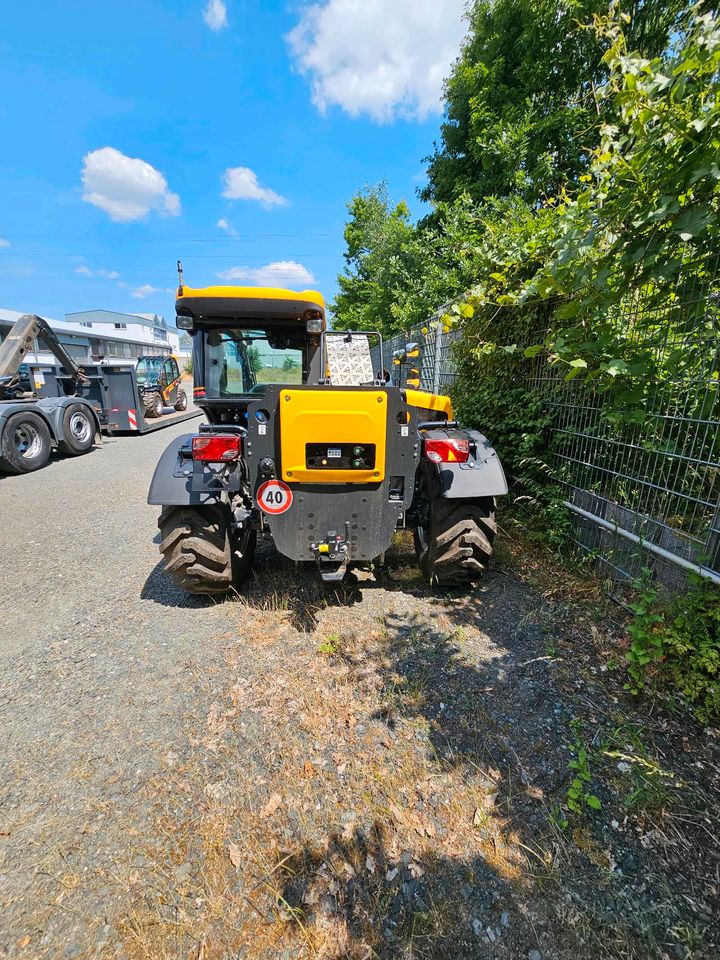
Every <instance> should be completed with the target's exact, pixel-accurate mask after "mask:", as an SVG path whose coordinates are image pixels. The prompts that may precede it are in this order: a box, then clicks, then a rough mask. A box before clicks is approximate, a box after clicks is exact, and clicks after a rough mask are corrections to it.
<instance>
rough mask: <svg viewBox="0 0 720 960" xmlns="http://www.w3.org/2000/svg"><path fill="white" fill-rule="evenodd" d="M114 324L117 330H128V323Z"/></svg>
mask: <svg viewBox="0 0 720 960" xmlns="http://www.w3.org/2000/svg"><path fill="white" fill-rule="evenodd" d="M113 326H114V327H115V329H116V330H127V324H126V323H114V324H113Z"/></svg>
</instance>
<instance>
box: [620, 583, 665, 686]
mask: <svg viewBox="0 0 720 960" xmlns="http://www.w3.org/2000/svg"><path fill="white" fill-rule="evenodd" d="M651 575H652V571H650V570H649V569H647V568H646V569H645V570H643V575H642V577H641V578H640V579H639V580H637V581H636V582H635V589H636V590H637V597H636V598H635V601H634V602H633V603H631V604H630V609H631V610H632V611H633V613H634V614H635V616H634V618H633V620H632V621H631V622H630V624H629V625H628V633H629V634H630V649H629V650H628V652H627V654H626V655H625V656H626V659H627V662H628V674H629V675H630V680H631V682H630V683H628V684H627V688H628V689H630V690H632V692H633V693H640V691H641V690H642V689H643V687H644V686H645V682H646V671H647V666H648V664H650V663H657V662H658V661H659V660H661V659H662V656H663V641H662V634H661V633H660V631H659V630H658V627H659V626H660V624H661V623H662V622H663V617H662V615H661V614H659V613H658V612H657V611H656V603H657V590H656V589H655V588H654V587H653V586H652V584H651V583H650V577H651Z"/></svg>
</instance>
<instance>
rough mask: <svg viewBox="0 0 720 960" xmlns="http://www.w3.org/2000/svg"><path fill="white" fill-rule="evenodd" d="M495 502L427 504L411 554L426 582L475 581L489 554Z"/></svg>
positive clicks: (440, 501)
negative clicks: (423, 522)
mask: <svg viewBox="0 0 720 960" xmlns="http://www.w3.org/2000/svg"><path fill="white" fill-rule="evenodd" d="M496 532H497V525H496V523H495V500H494V499H493V498H492V497H482V498H479V499H477V500H448V499H445V498H444V497H440V496H438V497H435V498H434V499H432V500H431V501H430V502H429V504H428V510H427V520H426V523H425V524H423V525H420V526H418V527H417V528H416V530H415V552H416V554H417V558H418V565H419V567H420V569H421V570H422V573H423V575H424V577H425V579H426V580H428V582H430V583H437V584H440V585H441V586H446V587H452V586H462V585H463V584H467V583H471V582H472V581H473V580H479V579H480V577H481V576H482V575H483V573H484V572H485V570H486V569H487V567H488V564H489V562H490V558H491V557H492V554H493V540H494V539H495V534H496Z"/></svg>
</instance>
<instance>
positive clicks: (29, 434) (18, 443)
mask: <svg viewBox="0 0 720 960" xmlns="http://www.w3.org/2000/svg"><path fill="white" fill-rule="evenodd" d="M13 439H14V442H15V449H16V450H17V452H18V453H19V454H20V456H21V457H24V458H25V459H26V460H32V459H34V458H35V457H37V455H38V454H39V453H40V451H41V450H42V439H41V437H40V432H39V431H38V430H36V429H35V427H34V426H33V425H32V424H31V423H21V424H20V425H19V426H17V427H15V433H14V436H13Z"/></svg>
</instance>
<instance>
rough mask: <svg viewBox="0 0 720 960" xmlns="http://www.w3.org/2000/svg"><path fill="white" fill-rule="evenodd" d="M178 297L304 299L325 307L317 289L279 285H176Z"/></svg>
mask: <svg viewBox="0 0 720 960" xmlns="http://www.w3.org/2000/svg"><path fill="white" fill-rule="evenodd" d="M177 295H178V298H183V297H236V298H237V299H238V300H306V301H307V302H308V303H312V304H315V306H317V307H321V308H322V309H323V310H324V309H325V301H324V300H323V296H322V294H321V293H318V291H317V290H301V291H300V292H298V291H297V290H284V289H282V288H281V287H196V288H193V287H186V286H182V287H178V294H177Z"/></svg>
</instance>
